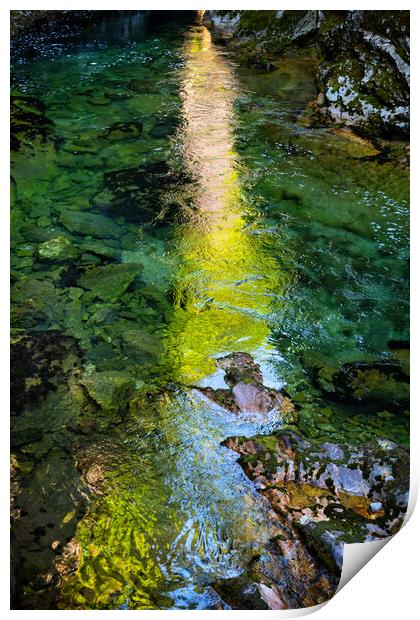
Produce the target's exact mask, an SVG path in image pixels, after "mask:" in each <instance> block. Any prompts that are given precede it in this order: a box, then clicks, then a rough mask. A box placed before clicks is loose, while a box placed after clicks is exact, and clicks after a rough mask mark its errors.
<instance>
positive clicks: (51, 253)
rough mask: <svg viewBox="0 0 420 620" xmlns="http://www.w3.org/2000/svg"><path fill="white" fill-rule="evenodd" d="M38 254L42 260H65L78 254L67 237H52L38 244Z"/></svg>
mask: <svg viewBox="0 0 420 620" xmlns="http://www.w3.org/2000/svg"><path fill="white" fill-rule="evenodd" d="M38 254H39V257H40V258H41V259H42V260H53V261H66V260H70V259H72V258H76V257H77V256H78V255H79V251H78V249H77V248H76V247H75V246H74V245H73V243H72V242H71V241H70V240H69V239H67V237H62V236H59V237H54V238H53V239H50V240H49V241H44V243H41V244H40V245H39V246H38Z"/></svg>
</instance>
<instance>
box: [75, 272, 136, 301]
mask: <svg viewBox="0 0 420 620" xmlns="http://www.w3.org/2000/svg"><path fill="white" fill-rule="evenodd" d="M141 271H142V266H141V265H139V264H137V263H136V264H135V263H119V264H115V265H105V266H104V267H94V268H93V269H90V270H89V271H86V272H85V273H84V274H83V275H82V276H81V277H80V278H79V285H80V286H81V287H82V288H85V289H88V290H89V291H92V293H93V294H94V296H95V297H99V299H102V301H106V302H114V301H117V300H118V299H119V298H120V297H121V295H122V294H123V293H124V292H125V291H126V290H127V288H128V287H129V286H130V284H131V283H132V282H133V280H135V279H136V278H137V276H138V275H139V274H140V273H141Z"/></svg>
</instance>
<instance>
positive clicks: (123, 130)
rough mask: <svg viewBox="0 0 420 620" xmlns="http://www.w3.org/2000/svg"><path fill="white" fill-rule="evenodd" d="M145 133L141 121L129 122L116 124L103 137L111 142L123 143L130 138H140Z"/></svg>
mask: <svg viewBox="0 0 420 620" xmlns="http://www.w3.org/2000/svg"><path fill="white" fill-rule="evenodd" d="M142 133H143V123H142V122H141V121H128V122H125V123H123V122H118V123H114V124H113V125H111V126H110V127H108V129H105V131H104V132H103V134H102V135H103V137H104V138H108V139H111V140H116V141H121V140H127V139H130V138H138V137H139V136H141V134H142Z"/></svg>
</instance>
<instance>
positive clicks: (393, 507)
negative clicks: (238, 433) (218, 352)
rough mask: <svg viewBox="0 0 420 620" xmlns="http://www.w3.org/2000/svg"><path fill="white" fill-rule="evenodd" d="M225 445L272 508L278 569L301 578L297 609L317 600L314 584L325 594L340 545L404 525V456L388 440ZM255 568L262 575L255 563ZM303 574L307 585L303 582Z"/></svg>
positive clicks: (266, 440) (288, 435)
mask: <svg viewBox="0 0 420 620" xmlns="http://www.w3.org/2000/svg"><path fill="white" fill-rule="evenodd" d="M224 443H225V445H226V446H227V447H229V448H230V449H232V450H234V451H235V452H238V453H239V454H240V457H239V461H238V462H239V464H240V465H241V467H242V468H243V470H244V472H245V473H246V475H247V476H248V477H249V478H250V479H251V480H252V481H253V482H254V484H255V486H256V489H257V490H258V492H259V493H260V494H261V495H263V496H264V497H265V498H267V500H268V502H269V503H270V506H271V508H272V510H273V513H272V518H273V519H274V520H275V521H276V522H278V525H279V532H280V533H279V537H278V539H277V540H276V541H275V546H276V547H277V548H278V549H279V550H280V552H281V554H282V557H283V559H286V567H285V568H284V569H283V570H285V571H288V570H289V571H291V573H292V578H293V579H298V580H299V581H300V584H301V585H300V586H299V587H296V590H294V591H295V594H296V596H297V597H298V600H299V602H300V604H304V605H308V604H312V605H313V604H316V602H320V600H318V599H317V598H316V596H317V594H316V590H317V587H318V585H320V584H322V589H323V588H325V586H326V584H327V583H328V584H329V586H328V587H327V590H328V588H334V587H335V586H336V585H337V583H338V582H337V581H336V577H334V576H338V575H339V574H340V573H341V565H342V558H343V556H342V553H343V544H344V543H351V542H363V541H372V540H377V539H380V538H384V537H386V536H390V535H392V534H394V533H395V532H397V531H398V530H399V529H400V527H401V525H402V523H403V521H404V517H405V513H406V509H407V503H408V470H409V458H408V452H407V451H406V450H405V449H403V448H402V447H400V446H398V445H397V444H395V443H393V442H390V441H388V440H386V439H383V440H377V441H374V442H371V443H368V444H365V445H359V446H349V445H346V446H339V445H337V444H335V443H333V442H325V443H323V444H320V445H315V444H313V443H311V442H309V441H308V440H306V439H304V438H303V437H302V436H301V435H300V434H299V433H298V432H297V431H293V430H284V431H278V432H277V433H275V434H273V435H268V436H264V435H261V436H256V437H250V438H246V437H232V438H229V439H228V440H227V441H226V442H224ZM285 531H287V535H286V536H285V539H283V536H284V532H285ZM288 562H292V563H293V566H290V565H289V564H288ZM308 564H309V567H310V570H309V572H308V570H307V565H308ZM257 568H258V570H259V572H260V573H261V574H264V570H263V567H262V566H259V567H258V562H257ZM253 570H255V566H254V569H253ZM304 575H307V576H308V577H309V583H306V584H304V585H302V578H303V576H304ZM254 579H255V577H254ZM273 583H274V585H275V586H276V587H277V588H278V589H279V592H280V595H279V596H280V599H281V600H283V602H284V603H285V606H291V607H293V606H294V604H295V602H293V601H292V600H290V599H289V600H288V599H287V596H288V595H287V594H286V595H284V594H282V586H281V581H277V580H275V581H274V582H273ZM317 584H318V585H317ZM314 597H315V598H314ZM321 598H322V595H321ZM309 601H311V602H309Z"/></svg>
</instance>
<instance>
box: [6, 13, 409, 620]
mask: <svg viewBox="0 0 420 620" xmlns="http://www.w3.org/2000/svg"><path fill="white" fill-rule="evenodd" d="M277 64H278V65H279V69H278V70H277V71H275V72H273V73H269V74H262V73H258V72H256V71H253V70H251V69H249V68H248V67H247V68H244V67H240V66H238V65H236V64H235V62H234V60H233V59H232V58H231V57H229V55H227V54H226V52H225V51H224V50H223V48H218V47H216V46H214V45H213V44H212V42H211V37H210V35H209V33H208V31H207V29H205V28H203V27H201V26H194V25H193V26H190V25H188V24H185V23H184V22H182V21H179V23H177V22H176V21H175V20H172V22H171V21H169V22H167V23H165V24H164V25H162V26H160V27H159V26H156V27H155V28H154V30H152V31H150V28H149V29H148V27H147V26H146V25H145V24H144V23H143V17H142V16H138V15H137V16H136V15H132V16H131V17H127V16H120V17H117V18H115V19H114V20H113V21H112V20H109V21H108V22H104V23H102V24H101V23H99V24H96V25H94V26H92V29H91V30H90V31H88V32H86V33H85V34H84V35H78V36H68V37H67V38H64V39H59V40H57V41H56V42H51V41H49V42H46V43H43V44H39V45H38V47H37V49H36V50H35V52H34V53H33V54H31V55H29V56H28V55H26V56H22V57H20V58H17V59H16V61H15V62H14V64H13V71H12V94H15V95H25V96H30V97H34V98H36V99H38V100H40V101H42V103H43V104H44V105H45V116H46V117H47V118H49V119H50V120H51V121H52V122H53V125H52V126H51V130H50V133H49V137H48V138H47V139H46V140H45V141H43V140H42V139H40V138H39V137H38V136H36V135H35V136H32V137H31V138H30V139H28V138H27V137H26V138H25V137H23V138H22V140H23V144H22V146H21V148H20V150H19V151H18V152H13V153H12V177H13V189H14V197H13V201H12V259H11V261H12V263H11V264H12V277H13V286H12V320H13V325H12V327H13V328H14V331H13V337H14V338H15V339H17V341H19V338H21V337H22V336H24V335H25V334H26V335H27V334H30V335H32V337H33V335H34V334H35V335H37V337H38V335H39V334H41V335H42V334H45V333H46V332H51V333H54V334H55V333H57V332H58V333H61V334H65V335H67V336H70V337H73V338H74V339H75V341H77V343H78V346H79V347H80V348H79V360H78V366H79V367H80V368H81V369H82V371H83V372H85V373H87V374H89V373H92V372H93V371H109V372H115V371H119V372H123V373H126V375H129V376H130V377H131V378H132V379H133V380H134V381H135V382H136V387H137V389H138V390H139V396H138V397H137V399H136V401H135V404H132V406H131V407H130V410H129V413H128V415H127V416H126V417H125V419H124V420H123V421H122V422H120V423H119V424H108V423H107V421H106V420H105V422H103V423H101V424H98V426H96V427H93V430H92V429H91V430H89V431H87V430H86V428H85V429H84V430H83V431H82V432H81V431H80V424H78V420H80V416H82V417H83V415H84V414H83V405H82V404H81V402H79V401H77V399H76V398H75V394H74V392H72V391H71V389H70V390H69V388H68V386H67V384H66V382H65V381H64V379H62V381H61V382H60V379H58V381H57V380H56V381H55V383H56V384H57V383H58V385H56V386H55V388H56V389H54V390H49V391H47V393H46V394H43V396H42V398H40V399H39V398H37V399H35V398H32V399H31V398H29V399H27V400H25V399H24V407H22V409H21V410H19V412H18V415H16V416H14V417H13V420H12V431H14V432H15V433H17V435H18V436H19V438H20V439H19V442H17V445H16V449H14V450H13V452H14V454H16V459H17V467H18V472H19V476H20V495H19V498H18V504H19V506H20V508H21V511H23V513H22V515H21V518H20V519H18V520H17V521H16V526H15V537H16V548H17V549H18V550H19V553H20V554H23V557H24V559H23V560H22V561H21V563H20V564H19V568H18V570H17V592H18V594H17V599H18V601H19V605H23V606H26V607H29V608H31V607H32V608H33V607H34V606H35V607H37V606H39V607H57V606H58V607H61V608H78V609H90V608H101V609H112V608H130V609H131V608H133V609H142V608H162V607H163V608H167V607H169V608H185V607H192V608H208V607H211V605H212V604H213V602H214V601H213V598H212V597H213V595H212V594H211V591H210V590H209V589H208V586H209V585H210V584H211V583H212V582H213V581H214V580H216V579H218V578H223V577H228V576H235V575H238V574H240V573H241V571H242V570H243V568H244V566H245V565H246V563H247V562H248V561H249V559H250V558H251V557H252V555H253V554H254V553H256V552H258V550H259V549H260V548H261V545H263V543H264V541H266V540H267V539H268V538H269V537H270V534H272V532H270V529H269V527H268V526H267V525H266V523H265V520H264V512H265V511H266V510H267V507H266V506H265V504H264V502H263V501H262V500H261V498H259V496H258V495H257V494H256V493H255V491H254V490H253V488H252V486H251V484H250V483H249V481H248V480H247V479H246V477H245V476H244V474H243V473H242V471H241V470H240V468H239V466H237V465H236V463H235V458H234V455H233V456H232V453H230V452H229V451H228V450H227V449H226V448H223V447H221V446H220V442H221V441H222V440H223V439H225V438H226V437H228V436H231V435H236V434H241V435H246V434H249V435H252V434H255V433H257V432H261V433H269V432H271V431H272V430H273V429H275V428H276V427H279V426H280V425H281V419H279V418H278V417H276V416H274V417H273V418H272V419H268V420H267V419H265V420H263V421H261V420H259V419H256V418H255V417H252V416H251V418H249V419H247V418H243V417H241V416H236V415H233V414H229V415H227V414H226V412H223V411H221V410H219V409H217V407H214V406H211V405H210V404H209V403H208V402H205V401H204V400H203V399H201V398H200V397H199V395H198V393H196V392H191V391H190V390H189V389H187V388H188V386H190V385H191V384H194V383H196V382H197V381H198V382H203V381H205V380H206V379H205V378H206V377H208V376H209V375H212V373H213V372H214V369H215V367H214V357H217V356H220V355H222V354H224V353H229V352H232V351H239V350H242V351H248V352H250V353H251V354H252V355H253V356H254V357H255V358H256V359H257V361H259V362H260V363H261V364H262V366H263V369H264V373H265V376H266V381H267V382H268V381H270V382H271V383H272V384H273V385H278V386H284V387H285V389H286V390H287V391H288V393H289V394H290V395H291V397H292V398H293V399H294V400H295V402H296V403H298V405H299V407H300V410H299V422H298V425H299V427H300V428H301V430H302V431H303V432H305V433H306V434H308V435H309V436H310V437H312V438H313V439H319V440H325V439H329V440H333V441H338V442H340V441H346V442H347V441H353V442H356V443H357V442H360V441H364V440H369V439H371V438H373V437H376V436H386V437H388V438H389V439H392V440H396V441H400V442H402V443H407V441H408V417H407V415H406V414H405V413H402V412H401V411H400V410H398V411H397V412H395V411H388V410H387V409H386V408H384V410H381V411H377V409H378V408H376V410H375V408H373V410H372V407H367V406H366V405H361V404H355V403H352V404H350V403H343V402H341V403H337V402H333V401H330V400H328V399H327V398H326V397H325V395H323V393H322V392H321V391H320V390H319V389H317V388H316V387H315V386H314V384H313V383H312V382H311V376H310V371H309V370H310V368H312V367H314V366H315V367H317V366H324V367H327V368H334V369H338V368H339V367H340V366H341V365H342V364H344V363H348V362H353V361H375V360H378V359H380V360H383V359H390V358H392V357H393V356H395V347H394V350H391V349H390V347H389V343H390V342H391V341H406V340H408V331H407V330H408V301H409V299H408V263H407V259H408V174H407V171H406V170H401V169H399V168H397V167H396V166H395V165H394V164H392V163H379V162H378V161H375V160H374V159H372V158H371V159H369V157H370V156H372V155H373V154H374V151H373V150H372V147H370V146H369V145H367V144H365V143H363V142H362V141H357V140H350V139H348V138H347V137H343V135H341V134H339V133H338V134H334V133H331V132H330V131H328V130H327V129H325V128H324V129H312V128H308V127H307V126H306V125H305V123H304V122H303V120H302V117H301V115H302V112H303V109H304V107H305V105H306V103H307V101H308V100H309V99H310V98H311V97H313V96H315V95H316V91H315V85H314V82H313V66H312V63H311V61H310V60H302V59H300V60H294V59H280V60H279V61H278V63H277ZM133 80H136V81H137V82H134V81H133ZM115 123H131V124H132V125H131V126H130V127H127V126H126V127H125V128H124V129H125V131H126V133H124V131H123V130H122V129H121V127H116V126H115ZM133 123H134V125H133ZM135 123H137V125H135ZM140 123H141V130H139V127H140ZM28 142H31V144H28ZM153 165H154V166H153ZM121 171H122V172H121ZM69 213H70V219H71V220H72V221H74V216H75V214H76V217H77V214H79V213H82V214H96V215H100V216H103V217H105V218H108V219H106V220H101V226H99V225H98V226H97V227H95V226H92V225H90V227H89V226H86V224H84V225H83V224H80V220H78V222H79V223H78V224H77V225H73V226H70V227H69V224H68V221H69V215H68V214H69ZM66 214H67V215H66ZM66 222H67V225H66ZM115 225H117V226H118V228H117V229H116V228H115ZM113 226H114V227H113ZM116 230H117V232H115V231H116ZM57 237H65V238H66V239H67V240H68V241H69V242H70V244H69V245H71V247H72V252H73V256H72V257H71V258H68V259H60V260H47V259H45V258H42V256H40V245H41V244H42V243H44V242H45V241H48V240H49V239H56V238H57ZM66 247H67V246H66ZM117 263H122V264H125V263H131V264H135V265H141V266H142V271H141V274H140V276H139V278H137V279H136V280H135V281H133V282H132V283H131V284H130V286H129V287H128V288H127V290H126V291H125V292H123V293H122V294H119V295H118V296H117V297H116V298H113V299H105V300H104V299H101V298H98V297H97V296H96V297H95V294H94V293H93V292H92V290H89V289H86V288H85V287H83V285H81V284H80V282H81V278H83V274H84V273H86V272H89V270H91V269H95V268H97V267H98V266H99V267H100V266H104V265H108V264H117ZM144 334H146V335H147V336H148V337H149V340H147V342H148V343H149V344H148V345H147V346H146V345H144ZM136 338H137V339H140V341H141V343H143V344H141V346H140V349H139V347H137V348H136V346H135V345H133V341H135V340H136ZM40 342H41V343H42V342H43V341H42V337H41V340H40ZM145 347H146V348H145ZM139 351H140V352H139ZM60 363H62V360H61V361H60ZM168 386H171V389H170V391H168V390H167V388H168ZM27 387H28V383H27ZM145 394H149V396H145ZM150 394H152V395H153V396H150ZM34 429H38V432H39V430H41V436H39V434H38V435H36V436H35V435H34ZM25 433H26V435H25ZM22 436H24V437H27V439H26V440H25V439H24V440H22V439H21V438H22ZM28 437H29V439H28ZM12 448H13V446H12ZM83 459H85V460H86V459H87V460H88V461H89V459H90V461H89V462H90V463H99V464H100V466H101V471H102V472H103V475H104V479H105V482H104V483H103V487H101V491H100V492H99V493H96V494H95V493H94V492H93V493H92V488H91V486H89V485H88V484H87V482H86V479H84V478H83V477H80V469H81V468H80V467H79V469H76V467H75V463H76V464H78V463H79V464H80V462H81V461H83ZM82 469H83V468H82ZM45 506H47V508H45ZM42 509H44V512H45V511H46V514H48V518H49V519H50V522H51V523H50V525H51V527H49V526H47V527H44V525H43V522H42V518H41V517H42V515H43V514H44V512H42ZM40 514H41V517H40ZM40 519H41V521H40ZM45 519H46V517H45ZM37 526H38V527H41V528H44V532H46V533H43V532H42V531H41V530H39V531H38V534H36V533H35V534H34V533H33V532H34V530H35V529H36V527H37ZM72 536H75V539H76V540H78V541H79V542H80V544H81V549H82V560H81V563H80V567H79V569H78V570H77V571H76V572H75V573H73V574H72V575H70V576H68V577H67V578H66V579H65V580H64V584H63V583H61V584H60V587H58V585H57V583H56V582H55V581H54V579H53V580H52V581H51V580H50V581H48V579H49V578H48V575H49V573H50V572H51V565H52V563H53V561H54V554H53V552H52V551H51V543H52V542H53V541H56V540H59V541H60V542H61V544H62V545H64V544H65V542H66V540H68V539H70V538H71V537H72ZM45 584H47V585H48V584H49V585H48V587H45Z"/></svg>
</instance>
